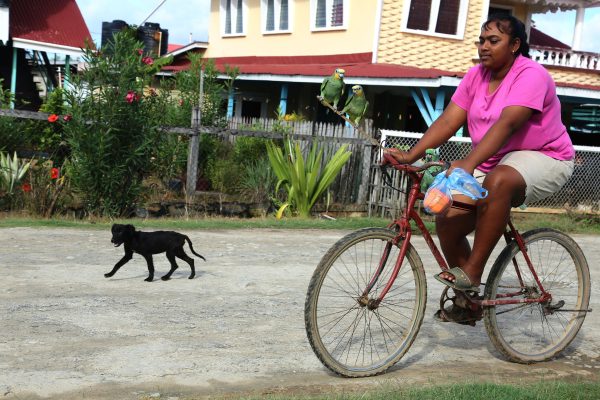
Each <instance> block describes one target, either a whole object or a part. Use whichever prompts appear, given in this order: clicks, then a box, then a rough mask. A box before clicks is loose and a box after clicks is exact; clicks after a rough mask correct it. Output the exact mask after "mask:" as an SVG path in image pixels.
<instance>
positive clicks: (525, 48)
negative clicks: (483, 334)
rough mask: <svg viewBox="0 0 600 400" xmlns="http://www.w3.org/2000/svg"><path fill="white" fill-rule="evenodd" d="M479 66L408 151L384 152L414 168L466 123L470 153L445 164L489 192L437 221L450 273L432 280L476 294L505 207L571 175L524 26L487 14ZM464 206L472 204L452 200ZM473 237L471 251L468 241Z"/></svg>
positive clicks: (566, 141)
mask: <svg viewBox="0 0 600 400" xmlns="http://www.w3.org/2000/svg"><path fill="white" fill-rule="evenodd" d="M478 54H479V59H480V64H479V65H477V66H475V67H473V68H471V69H470V70H469V71H468V72H467V74H466V75H465V77H464V78H463V80H462V81H461V83H460V84H459V86H458V88H457V90H456V92H455V93H454V95H453V96H452V99H451V102H450V104H449V105H448V107H447V108H446V109H445V110H444V112H443V113H442V115H441V116H440V117H439V118H438V119H437V120H436V121H435V122H434V123H433V124H432V125H431V127H430V128H429V129H428V130H427V131H426V132H425V134H424V135H423V137H422V138H421V140H420V141H419V142H418V143H417V144H416V145H415V146H414V147H413V148H412V149H411V150H410V151H408V152H403V151H400V150H398V149H393V148H390V149H385V152H386V153H387V154H390V155H391V156H392V157H394V158H395V159H396V160H398V161H399V162H401V163H413V162H415V161H417V160H418V159H419V158H421V157H422V156H423V155H424V154H425V151H426V150H427V149H429V148H435V147H439V146H440V145H441V144H443V143H444V142H446V141H447V140H448V139H449V138H450V137H452V136H453V135H454V134H455V132H456V131H457V130H458V129H459V128H460V127H462V126H463V125H464V124H465V123H467V126H468V130H469V134H470V136H471V139H472V143H473V149H472V151H471V152H470V153H469V155H468V156H467V157H465V158H464V159H461V160H456V161H454V162H452V163H451V166H450V168H449V169H448V171H447V174H450V172H451V171H452V169H454V168H462V169H464V170H465V171H467V172H469V173H471V174H473V175H474V176H475V178H477V179H478V180H479V181H480V182H482V185H483V187H484V188H486V189H487V190H488V192H489V195H488V196H487V197H486V198H485V199H481V200H478V201H477V207H476V211H465V210H461V209H457V208H451V209H450V210H449V211H448V212H447V213H446V214H444V215H438V216H437V217H436V231H437V235H438V237H439V241H440V245H441V248H442V251H443V253H444V255H445V257H446V261H447V262H448V265H449V267H450V269H449V270H448V271H444V272H441V273H440V274H438V275H437V276H436V279H438V280H439V281H440V282H442V283H443V284H445V285H447V286H450V287H452V288H454V289H456V290H458V291H461V292H464V291H467V292H478V291H479V286H480V283H481V278H482V274H483V269H484V267H485V264H486V262H487V260H488V258H489V256H490V254H491V252H492V250H493V249H494V247H495V245H496V243H497V242H498V240H499V239H500V237H501V236H502V234H503V232H504V230H505V227H506V224H507V222H508V219H509V215H510V209H511V207H517V206H520V205H522V204H526V203H531V202H535V201H539V200H541V199H543V198H546V197H548V196H550V195H551V194H553V193H555V192H556V191H558V190H559V189H560V188H561V187H562V186H563V185H564V184H565V183H566V182H567V180H568V179H569V177H570V176H571V174H572V173H573V158H574V156H575V151H574V149H573V145H572V143H571V140H570V138H569V135H568V133H567V130H566V128H565V126H564V125H563V123H562V121H561V111H560V102H559V100H558V97H557V95H556V87H555V84H554V81H553V80H552V78H551V76H550V74H549V73H548V72H547V71H546V69H545V68H544V67H542V66H541V65H539V64H538V63H536V62H535V61H532V60H531V59H530V58H529V45H528V43H527V34H526V32H525V26H524V24H523V23H522V22H521V21H519V20H518V19H516V18H515V17H513V16H510V15H506V14H498V15H493V16H490V17H489V19H488V20H487V21H486V22H485V23H484V24H483V26H482V29H481V35H480V37H479V43H478ZM453 197H454V198H455V199H456V200H458V201H462V202H468V203H473V202H474V201H473V200H471V199H470V198H468V197H466V196H464V195H460V194H456V195H454V194H453ZM473 231H475V236H474V242H473V248H471V246H470V244H469V242H468V240H467V235H468V234H470V233H471V232H473ZM471 313H473V312H472V311H471V310H466V309H462V308H460V307H458V306H454V307H453V308H452V310H450V311H449V312H445V313H444V316H446V317H447V318H448V319H450V320H452V321H464V320H465V319H468V318H469V314H471Z"/></svg>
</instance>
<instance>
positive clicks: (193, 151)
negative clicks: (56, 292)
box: [185, 70, 204, 196]
mask: <svg viewBox="0 0 600 400" xmlns="http://www.w3.org/2000/svg"><path fill="white" fill-rule="evenodd" d="M203 92H204V71H203V70H200V94H199V96H200V97H199V101H198V106H197V107H194V109H193V110H192V129H193V132H192V134H191V136H190V144H189V147H188V161H187V180H186V184H185V191H186V194H187V195H188V196H193V195H194V193H195V192H196V182H197V181H198V153H199V150H200V136H199V134H200V125H201V123H202V111H201V109H202V101H203Z"/></svg>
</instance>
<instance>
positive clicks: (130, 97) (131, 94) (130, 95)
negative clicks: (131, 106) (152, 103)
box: [125, 90, 140, 103]
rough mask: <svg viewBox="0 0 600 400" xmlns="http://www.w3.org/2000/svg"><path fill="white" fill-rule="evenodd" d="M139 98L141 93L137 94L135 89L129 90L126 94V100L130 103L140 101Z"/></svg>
mask: <svg viewBox="0 0 600 400" xmlns="http://www.w3.org/2000/svg"><path fill="white" fill-rule="evenodd" d="M139 100H140V95H139V94H137V93H136V92H135V91H133V90H130V91H128V92H127V95H126V96H125V101H127V102H128V103H133V102H134V101H139Z"/></svg>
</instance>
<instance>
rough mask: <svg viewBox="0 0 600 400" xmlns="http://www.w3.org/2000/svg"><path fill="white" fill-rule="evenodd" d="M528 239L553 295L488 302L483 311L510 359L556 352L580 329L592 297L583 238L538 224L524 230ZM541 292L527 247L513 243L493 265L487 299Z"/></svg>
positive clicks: (535, 262)
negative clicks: (545, 298)
mask: <svg viewBox="0 0 600 400" xmlns="http://www.w3.org/2000/svg"><path fill="white" fill-rule="evenodd" d="M523 240H524V242H525V248H526V251H527V255H528V256H529V258H530V259H531V262H532V264H533V267H534V269H535V272H536V274H537V275H538V278H539V281H540V282H541V284H542V286H543V288H544V290H545V291H546V292H548V293H549V294H550V295H551V296H552V298H551V300H550V301H547V302H541V303H540V302H534V303H522V304H506V305H501V306H493V307H485V308H484V314H483V315H484V322H485V327H486V329H487V332H488V335H489V337H490V339H491V341H492V343H493V344H494V346H495V347H496V349H497V350H498V351H500V352H501V353H502V354H503V355H504V356H506V358H508V359H509V360H510V361H514V362H518V363H525V364H530V363H534V362H539V361H546V360H549V359H551V358H552V357H554V356H556V355H557V354H558V353H560V352H561V351H562V350H563V349H565V348H566V347H567V346H568V345H569V343H571V341H572V340H573V339H574V338H575V336H576V335H577V332H579V329H580V328H581V325H582V324H583V320H584V319H585V316H586V314H587V309H588V305H589V300H590V273H589V268H588V264H587V261H586V259H585V256H584V254H583V252H582V251H581V249H580V248H579V246H578V245H577V243H575V241H574V240H573V239H571V238H570V237H569V236H567V235H565V234H564V233H562V232H559V231H556V230H553V229H549V228H542V229H536V230H533V231H529V232H526V233H524V234H523ZM540 295H541V291H540V289H539V285H538V284H537V283H536V281H535V279H534V277H533V274H532V273H531V271H530V270H529V268H528V266H527V263H526V261H525V259H524V257H523V253H522V251H521V250H520V249H519V246H518V245H517V244H516V243H515V242H512V243H510V244H509V245H508V246H506V248H505V249H504V250H503V251H502V253H501V254H500V256H499V257H498V259H497V260H496V262H495V263H494V266H493V267H492V269H491V271H490V275H489V277H488V280H487V283H486V287H485V296H484V297H485V299H489V300H495V299H496V300H500V299H504V300H507V299H520V300H522V299H529V300H532V299H536V298H539V297H540Z"/></svg>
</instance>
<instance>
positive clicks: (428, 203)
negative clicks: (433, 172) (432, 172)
mask: <svg viewBox="0 0 600 400" xmlns="http://www.w3.org/2000/svg"><path fill="white" fill-rule="evenodd" d="M423 206H424V207H425V211H427V212H428V213H430V214H443V213H444V212H446V211H447V210H448V209H449V208H450V206H452V192H451V191H450V188H449V187H448V178H446V171H442V172H440V173H439V174H437V176H436V177H435V179H434V180H433V183H432V184H431V186H429V189H427V192H425V198H424V199H423Z"/></svg>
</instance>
